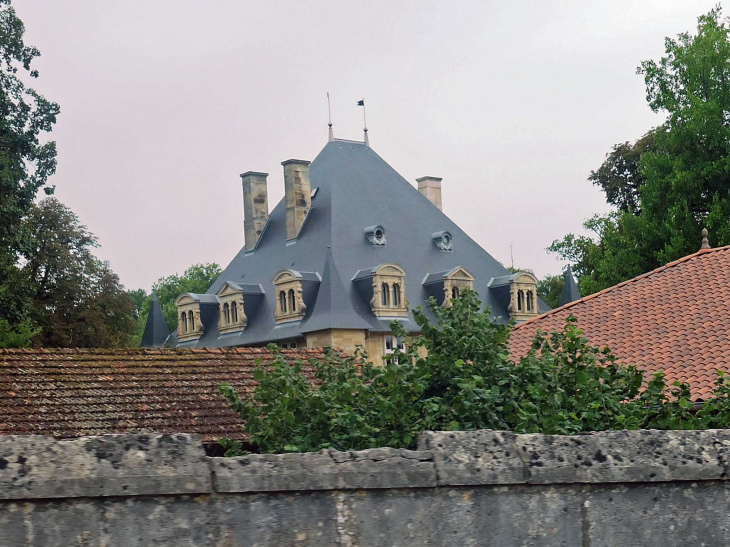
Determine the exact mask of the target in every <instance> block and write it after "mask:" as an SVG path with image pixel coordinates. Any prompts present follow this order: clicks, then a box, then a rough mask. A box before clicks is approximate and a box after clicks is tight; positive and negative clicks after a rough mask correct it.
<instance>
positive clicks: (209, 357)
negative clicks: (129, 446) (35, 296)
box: [0, 348, 322, 441]
mask: <svg viewBox="0 0 730 547" xmlns="http://www.w3.org/2000/svg"><path fill="white" fill-rule="evenodd" d="M282 354H283V355H284V356H285V358H286V359H287V360H289V361H291V362H293V361H294V360H295V359H296V358H302V360H303V361H304V362H305V363H308V360H309V359H311V358H318V357H322V352H321V350H314V349H299V350H284V351H283V352H282ZM259 359H262V360H264V362H266V361H270V360H273V357H272V354H271V352H269V351H268V350H266V349H262V348H225V349H192V350H179V349H124V350H83V349H40V350H2V349H0V435H52V436H54V437H60V438H68V437H80V436H84V435H103V434H109V433H126V432H155V433H176V432H182V433H197V434H200V435H202V436H203V439H204V440H205V441H216V440H218V439H219V438H220V437H231V438H239V439H240V438H242V437H243V428H242V424H241V420H240V418H239V417H238V416H237V415H236V414H235V413H234V412H233V411H232V410H231V409H230V407H229V406H228V402H227V401H226V400H225V399H224V398H223V396H222V395H221V394H220V392H219V391H218V387H219V386H220V384H221V382H228V383H229V384H231V385H232V386H234V387H235V388H236V389H237V390H238V391H239V393H242V394H243V393H247V392H250V390H251V389H252V387H253V386H255V385H256V382H255V381H254V380H253V371H254V369H255V367H256V363H257V361H258V360H259ZM304 372H305V374H306V375H308V376H309V377H311V376H312V373H313V370H312V368H311V367H310V366H309V365H308V364H306V365H305V366H304Z"/></svg>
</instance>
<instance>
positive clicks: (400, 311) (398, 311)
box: [352, 264, 408, 319]
mask: <svg viewBox="0 0 730 547" xmlns="http://www.w3.org/2000/svg"><path fill="white" fill-rule="evenodd" d="M405 279H406V271H405V270H404V269H403V268H401V267H400V266H398V265H397V264H381V265H380V266H376V267H374V268H369V269H367V270H358V272H357V273H356V274H355V276H354V277H353V278H352V281H353V282H355V283H356V284H357V285H358V286H359V289H360V291H361V292H362V293H363V294H364V295H366V297H367V298H369V300H370V309H371V310H372V311H373V313H374V314H375V316H376V317H378V318H380V319H383V318H390V317H408V300H407V299H406V286H405Z"/></svg>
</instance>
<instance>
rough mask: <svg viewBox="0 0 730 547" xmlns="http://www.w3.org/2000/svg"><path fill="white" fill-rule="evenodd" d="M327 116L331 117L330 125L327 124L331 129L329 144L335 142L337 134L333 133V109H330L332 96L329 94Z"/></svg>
mask: <svg viewBox="0 0 730 547" xmlns="http://www.w3.org/2000/svg"><path fill="white" fill-rule="evenodd" d="M327 116H328V117H329V123H328V124H327V127H329V129H330V134H329V139H328V142H332V141H333V140H335V134H334V132H333V131H332V109H331V108H330V94H329V92H327Z"/></svg>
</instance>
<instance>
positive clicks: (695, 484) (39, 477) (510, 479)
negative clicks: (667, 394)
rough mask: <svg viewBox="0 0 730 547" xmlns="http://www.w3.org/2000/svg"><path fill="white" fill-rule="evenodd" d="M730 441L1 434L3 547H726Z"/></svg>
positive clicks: (696, 437)
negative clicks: (210, 451)
mask: <svg viewBox="0 0 730 547" xmlns="http://www.w3.org/2000/svg"><path fill="white" fill-rule="evenodd" d="M729 449H730V432H728V431H725V430H711V431H611V432H601V433H595V434H589V435H579V436H574V437H563V436H548V435H515V434H512V433H509V432H499V431H472V432H427V433H424V434H423V435H422V436H421V438H420V441H419V447H418V450H400V449H392V448H377V449H372V450H363V451H360V452H337V451H333V450H322V451H320V452H316V453H308V454H279V455H273V454H261V455H249V456H242V457H239V458H209V457H206V456H205V455H204V452H203V447H202V445H201V444H200V442H199V440H198V439H197V438H195V437H193V436H190V435H183V434H176V435H113V436H103V437H83V438H79V439H73V440H65V441H60V440H54V439H51V438H47V437H37V436H27V437H26V436H8V437H0V531H1V532H0V547H5V546H13V547H15V546H16V545H30V546H37V547H41V546H43V547H51V546H54V547H55V546H57V545H74V546H76V545H78V546H85V547H97V546H99V547H101V546H110V545H114V546H121V547H126V546H132V545H135V546H137V545H160V546H174V547H180V546H188V545H189V546H211V547H223V546H226V547H235V546H238V545H241V546H243V545H245V546H250V545H256V546H259V547H267V546H281V545H301V546H304V547H307V546H317V547H320V546H323V545H342V546H350V547H354V546H359V547H370V546H373V547H382V546H384V545H399V546H410V545H413V546H416V545H417V546H419V547H420V546H422V545H424V546H425V545H433V546H445V547H451V546H454V547H456V546H458V547H462V546H469V545H471V546H481V545H484V546H491V545H499V546H501V547H522V546H524V545H530V546H538V547H541V546H545V547H547V546H555V545H561V546H565V547H585V546H591V547H616V546H624V545H626V546H629V545H637V546H639V545H640V546H644V547H660V546H661V547H665V546H677V547H679V546H684V545H704V546H706V547H721V546H726V545H728V544H730V515H729V514H728V511H727V506H728V503H730V486H729V485H730V481H729V480H728V477H729V476H730V474H729V473H728V472H729V471H730V460H729V458H728V450H729Z"/></svg>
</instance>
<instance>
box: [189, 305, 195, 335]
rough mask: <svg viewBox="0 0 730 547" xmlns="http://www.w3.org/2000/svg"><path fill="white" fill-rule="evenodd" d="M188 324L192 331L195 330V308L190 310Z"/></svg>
mask: <svg viewBox="0 0 730 547" xmlns="http://www.w3.org/2000/svg"><path fill="white" fill-rule="evenodd" d="M188 324H189V325H190V332H195V316H194V315H193V310H190V311H189V312H188Z"/></svg>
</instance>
